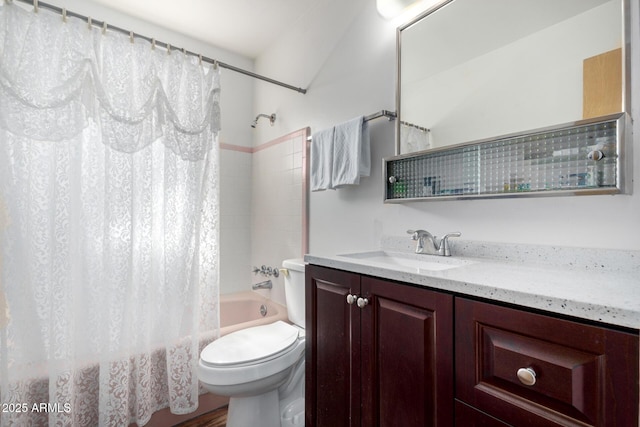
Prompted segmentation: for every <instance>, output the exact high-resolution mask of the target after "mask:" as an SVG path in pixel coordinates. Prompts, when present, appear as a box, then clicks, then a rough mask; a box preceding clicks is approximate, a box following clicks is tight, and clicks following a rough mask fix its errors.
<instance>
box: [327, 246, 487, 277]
mask: <svg viewBox="0 0 640 427" xmlns="http://www.w3.org/2000/svg"><path fill="white" fill-rule="evenodd" d="M339 256H341V257H345V258H350V259H351V260H354V261H358V262H360V263H364V264H367V265H371V266H380V267H385V268H392V269H395V270H403V271H411V272H417V273H421V272H430V271H442V270H451V269H452V268H458V267H462V266H465V265H470V264H474V263H475V262H474V261H469V260H464V259H459V258H452V257H442V256H437V255H423V254H410V253H404V252H390V251H372V252H358V253H353V254H343V255H339Z"/></svg>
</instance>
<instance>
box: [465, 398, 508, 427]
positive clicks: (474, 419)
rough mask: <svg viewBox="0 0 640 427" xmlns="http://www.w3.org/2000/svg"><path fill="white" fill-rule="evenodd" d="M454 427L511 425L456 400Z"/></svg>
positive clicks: (500, 426)
mask: <svg viewBox="0 0 640 427" xmlns="http://www.w3.org/2000/svg"><path fill="white" fill-rule="evenodd" d="M455 405H456V427H511V426H509V424H505V423H503V422H502V421H500V420H498V419H496V418H493V417H492V416H490V415H488V414H485V413H484V412H480V411H478V410H477V409H475V408H472V407H471V406H469V405H466V404H464V403H462V402H460V401H459V400H456V403H455Z"/></svg>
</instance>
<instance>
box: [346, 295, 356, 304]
mask: <svg viewBox="0 0 640 427" xmlns="http://www.w3.org/2000/svg"><path fill="white" fill-rule="evenodd" d="M357 299H358V297H357V296H356V295H351V294H349V295H347V304H349V305H351V304H353V303H354V302H356V300H357Z"/></svg>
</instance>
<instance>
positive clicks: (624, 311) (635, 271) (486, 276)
mask: <svg viewBox="0 0 640 427" xmlns="http://www.w3.org/2000/svg"><path fill="white" fill-rule="evenodd" d="M406 240H407V239H406V238H403V239H399V238H394V237H386V238H383V242H382V248H381V249H377V251H380V250H384V251H388V253H394V252H399V253H402V254H407V255H409V256H410V257H411V256H412V255H410V254H412V250H413V245H412V244H411V242H407V241H406ZM451 243H452V244H451V251H452V254H453V255H454V256H453V257H451V261H453V262H455V261H461V262H464V265H460V266H456V267H455V268H451V269H446V270H438V271H431V270H420V271H418V269H417V268H415V267H403V266H390V265H387V264H383V263H380V262H376V261H371V260H368V259H367V258H366V257H365V258H362V259H358V258H354V257H349V256H343V255H335V254H332V255H318V254H309V255H306V256H305V261H306V262H308V263H310V264H315V265H320V266H325V267H332V268H336V269H340V270H347V271H352V272H355V273H360V274H365V275H369V276H375V277H380V278H384V279H390V280H395V281H400V282H406V283H411V284H415V285H421V286H427V287H430V288H434V289H440V290H443V291H449V292H454V293H456V294H460V295H469V296H475V297H482V298H487V299H491V300H495V301H501V302H505V303H511V304H516V305H519V306H523V307H530V308H535V309H540V310H544V311H548V312H551V313H558V314H562V315H567V316H572V317H576V318H581V319H587V320H592V321H597V322H603V323H607V324H611V325H617V326H623V327H628V328H633V329H640V292H639V291H640V252H637V251H616V250H596V249H576V248H556V247H553V248H552V247H545V246H523V245H513V244H495V243H481V242H462V241H457V242H456V243H455V244H454V243H453V241H452V242H451ZM415 257H419V258H422V257H424V259H425V261H431V260H433V257H435V258H442V257H437V256H434V255H415ZM435 261H440V260H438V259H436V260H435ZM442 261H443V262H446V261H445V260H442Z"/></svg>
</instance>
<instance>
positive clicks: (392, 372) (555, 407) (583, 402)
mask: <svg viewBox="0 0 640 427" xmlns="http://www.w3.org/2000/svg"><path fill="white" fill-rule="evenodd" d="M462 246H463V245H458V246H457V248H454V249H460V248H461V247H462ZM482 248H484V250H487V249H491V253H492V254H493V255H494V256H495V255H496V254H497V255H498V256H500V255H501V253H500V250H499V249H495V248H487V246H486V245H485V246H483V245H477V246H476V247H475V249H472V248H471V249H470V248H465V249H468V250H467V253H470V254H473V252H474V250H477V251H479V252H482ZM510 249H512V250H510V251H508V252H509V254H510V255H509V256H507V257H506V258H510V259H506V260H505V258H502V259H501V260H499V261H498V260H496V259H495V258H493V259H488V258H477V257H470V256H464V257H451V258H447V257H433V256H430V255H416V254H412V253H410V252H394V251H389V250H381V251H373V252H363V253H357V254H346V255H336V256H316V255H308V256H307V257H306V261H307V262H308V263H309V265H308V266H307V271H306V291H307V303H306V313H307V321H306V323H307V328H306V331H307V349H306V361H307V362H306V363H307V371H306V425H307V426H398V425H403V426H405V425H406V426H418V425H419V426H452V425H459V426H465V427H466V426H532V427H533V426H535V427H538V426H602V427H605V426H606V427H611V426H625V427H627V426H637V425H638V378H639V370H638V363H639V360H638V352H639V347H638V327H639V326H640V323H639V319H640V304H639V298H638V296H637V292H635V293H634V289H636V290H637V286H638V283H639V279H638V278H637V277H638V275H637V273H638V261H637V260H636V261H634V262H631V263H629V260H630V259H622V260H619V261H620V262H619V263H615V265H614V263H613V262H612V263H609V265H607V266H605V265H604V264H603V263H602V262H601V263H600V264H599V265H598V266H597V267H596V266H595V265H592V266H590V265H586V266H585V264H590V263H591V261H592V259H591V258H590V256H591V255H590V254H593V256H595V253H594V252H595V251H582V252H581V251H580V250H578V251H577V252H575V253H574V251H571V250H567V251H565V252H563V250H561V249H557V248H555V249H540V248H538V249H534V250H532V249H531V248H527V249H524V250H522V251H521V252H520V255H519V254H518V250H517V249H516V250H515V252H514V251H513V248H510ZM536 250H539V251H540V252H537V253H536V255H535V256H534V257H533V258H535V259H533V258H532V253H534V252H536ZM587 252H589V253H587ZM454 253H455V252H454ZM599 253H600V256H601V259H605V260H609V259H613V258H608V257H609V256H610V257H617V256H619V255H620V254H617V253H613V254H606V253H602V251H600V252H599ZM476 255H477V254H476ZM625 255H626V256H628V257H630V258H631V259H635V258H636V255H637V254H635V253H625ZM572 256H575V259H568V258H571V257H572ZM567 257H568V258H567ZM524 258H526V259H527V260H528V262H523V259H524ZM554 259H555V260H556V261H557V262H558V263H557V264H554V262H556V261H553V260H554ZM558 260H560V261H558ZM580 260H582V261H580ZM605 263H606V261H605ZM629 266H631V267H629ZM629 268H630V270H629Z"/></svg>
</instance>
